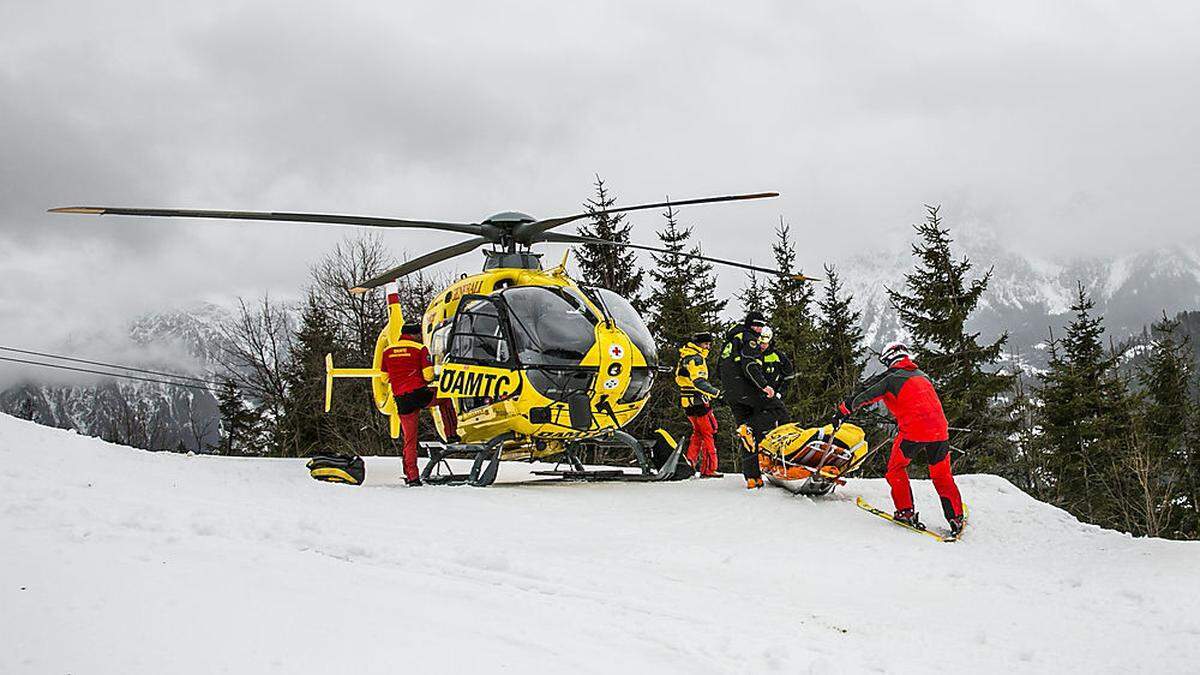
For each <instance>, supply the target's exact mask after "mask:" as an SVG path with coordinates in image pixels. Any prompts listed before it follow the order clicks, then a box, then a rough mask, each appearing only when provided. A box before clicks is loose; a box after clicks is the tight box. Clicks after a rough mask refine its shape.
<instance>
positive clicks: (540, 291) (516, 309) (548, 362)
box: [500, 286, 600, 366]
mask: <svg viewBox="0 0 1200 675" xmlns="http://www.w3.org/2000/svg"><path fill="white" fill-rule="evenodd" d="M500 297H502V298H503V299H504V304H505V305H506V306H507V307H508V318H509V325H510V329H511V330H512V338H513V347H514V350H515V352H516V355H517V362H518V363H520V364H521V365H524V366H573V365H578V364H579V362H580V361H581V360H582V359H583V358H584V356H586V355H587V353H588V352H589V351H590V350H591V349H592V346H593V345H594V344H595V343H596V323H598V322H599V320H600V318H599V317H597V316H596V315H595V314H594V313H593V312H592V310H591V309H590V308H589V307H588V305H587V304H586V303H585V302H584V301H583V299H582V298H580V297H579V296H578V295H576V294H575V291H573V290H572V289H569V288H551V287H547V286H517V287H513V288H507V289H505V290H504V291H502V292H501V293H500Z"/></svg>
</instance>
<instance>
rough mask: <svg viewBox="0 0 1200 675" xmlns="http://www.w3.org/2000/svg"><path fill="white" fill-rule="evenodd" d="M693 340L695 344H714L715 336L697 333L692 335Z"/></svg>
mask: <svg viewBox="0 0 1200 675" xmlns="http://www.w3.org/2000/svg"><path fill="white" fill-rule="evenodd" d="M691 340H692V343H693V344H703V343H705V342H712V341H713V334H712V333H707V332H703V331H701V332H699V333H695V334H694V335H692V338H691Z"/></svg>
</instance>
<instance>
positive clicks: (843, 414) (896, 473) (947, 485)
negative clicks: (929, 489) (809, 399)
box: [833, 342, 963, 535]
mask: <svg viewBox="0 0 1200 675" xmlns="http://www.w3.org/2000/svg"><path fill="white" fill-rule="evenodd" d="M879 360H880V362H882V363H883V365H885V366H887V370H885V371H884V372H883V374H881V375H879V376H878V377H876V378H874V379H873V380H871V381H870V382H868V383H867V384H866V386H864V387H862V388H861V389H860V390H859V391H857V392H855V393H854V395H853V396H851V397H850V398H848V399H846V400H845V401H843V402H842V403H841V404H839V405H838V409H837V413H835V414H834V418H833V425H834V427H837V426H839V425H840V424H841V423H842V422H844V421H845V420H846V418H847V417H850V416H851V415H853V414H854V413H855V412H856V411H857V410H859V409H860V408H863V407H865V406H868V405H871V404H873V403H876V402H878V401H883V404H884V405H885V406H887V409H888V411H889V412H891V413H892V415H893V416H894V417H895V418H896V440H895V441H894V442H893V443H892V454H891V456H890V457H889V458H888V469H887V481H888V485H890V486H891V488H892V502H893V503H894V504H895V507H896V514H895V517H896V520H899V521H903V522H905V523H908V524H910V525H914V526H916V527H924V526H923V525H921V522H920V521H919V520H918V519H917V515H918V514H917V513H916V512H915V511H914V510H913V497H912V487H911V486H910V485H909V482H908V465H909V464H910V463H911V462H912V461H913V460H921V461H923V462H925V463H927V464H928V465H929V477H930V479H932V480H933V487H934V489H936V490H937V493H938V497H939V498H940V499H941V502H942V511H943V513H944V514H945V516H946V521H947V522H949V523H950V532H951V533H952V534H954V535H957V534H959V533H960V532H961V531H962V528H963V507H962V496H961V495H960V494H959V492H958V486H957V485H956V484H955V482H954V475H953V474H952V473H951V471H950V434H949V429H948V428H947V423H946V414H945V412H943V410H942V401H941V399H939V398H938V395H937V391H936V390H935V389H934V388H933V382H931V381H930V379H929V376H928V375H926V374H925V373H924V372H922V371H921V370H920V369H919V368H918V367H917V364H916V362H915V361H913V358H912V352H911V350H909V348H908V346H907V345H905V344H904V343H903V342H891V343H889V344H888V345H887V346H886V347H884V348H883V351H882V352H880V354H879Z"/></svg>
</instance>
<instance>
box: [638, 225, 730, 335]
mask: <svg viewBox="0 0 1200 675" xmlns="http://www.w3.org/2000/svg"><path fill="white" fill-rule="evenodd" d="M678 213H679V212H678V211H677V210H675V209H674V208H672V207H667V210H666V211H665V212H663V218H665V219H666V221H667V224H666V225H665V226H664V227H663V229H662V230H659V231H658V239H659V241H661V242H662V245H663V248H665V249H666V250H667V251H668V253H661V254H655V255H653V256H652V258H653V260H654V267H653V268H652V269H651V270H650V277H651V278H652V279H653V280H654V283H655V286H654V288H653V289H652V290H651V292H650V298H649V305H650V317H651V318H650V327H651V329H652V330H653V331H654V335H655V339H656V340H657V341H658V344H659V346H660V348H664V349H666V350H667V351H668V352H670V351H677V350H678V347H679V346H680V345H681V344H682V343H683V341H684V340H685V338H687V337H688V336H690V335H692V334H693V333H697V332H699V331H704V330H713V329H714V327H715V326H716V324H717V322H718V321H719V318H720V314H721V310H723V309H724V308H725V304H726V301H725V300H718V299H717V277H716V274H715V273H714V272H713V266H712V263H708V262H705V261H703V260H696V259H695V258H686V257H684V256H683V255H680V254H684V253H689V254H694V255H700V252H701V251H700V245H699V244H694V245H693V244H692V243H691V242H692V228H690V227H681V226H680V225H679V221H678V220H677V218H676V217H677V215H678Z"/></svg>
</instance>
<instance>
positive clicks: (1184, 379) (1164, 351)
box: [1131, 312, 1197, 536]
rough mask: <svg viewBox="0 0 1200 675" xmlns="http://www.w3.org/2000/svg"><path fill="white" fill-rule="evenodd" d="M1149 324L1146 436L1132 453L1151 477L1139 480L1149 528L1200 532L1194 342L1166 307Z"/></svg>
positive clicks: (1142, 375) (1143, 375)
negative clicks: (1198, 527)
mask: <svg viewBox="0 0 1200 675" xmlns="http://www.w3.org/2000/svg"><path fill="white" fill-rule="evenodd" d="M1150 330H1151V337H1152V341H1151V343H1150V352H1149V354H1148V355H1147V356H1146V360H1145V361H1144V362H1143V363H1142V364H1141V367H1140V368H1139V369H1138V381H1139V382H1140V384H1141V385H1142V388H1143V393H1144V396H1145V401H1146V404H1145V406H1144V409H1143V411H1142V415H1141V416H1140V420H1141V423H1142V427H1143V429H1144V437H1145V440H1146V441H1147V442H1146V444H1145V447H1144V456H1143V457H1133V458H1131V459H1132V460H1133V461H1135V462H1140V463H1141V464H1140V467H1144V468H1146V469H1147V470H1148V474H1149V475H1147V476H1146V478H1147V481H1148V482H1147V483H1146V484H1145V485H1140V486H1139V487H1141V488H1143V489H1142V490H1139V492H1140V495H1139V496H1141V497H1142V498H1143V502H1144V505H1143V512H1144V513H1143V515H1144V517H1145V521H1146V522H1145V524H1146V526H1147V527H1146V528H1145V529H1146V534H1150V535H1158V534H1180V533H1183V532H1188V531H1190V533H1191V536H1196V535H1197V533H1196V531H1195V524H1194V523H1195V509H1196V482H1195V478H1196V477H1195V471H1194V460H1195V455H1194V454H1193V453H1194V448H1195V446H1194V445H1192V441H1193V440H1194V439H1193V438H1192V433H1193V431H1194V428H1193V427H1192V423H1193V420H1194V419H1195V414H1196V403H1195V401H1194V399H1193V398H1192V386H1191V385H1192V382H1193V377H1194V375H1195V362H1194V359H1193V356H1192V347H1191V344H1190V341H1189V340H1188V337H1187V336H1186V335H1181V333H1180V330H1179V321H1178V320H1172V319H1168V318H1167V315H1166V312H1164V313H1163V316H1162V319H1161V320H1159V321H1157V322H1155V323H1154V325H1153V326H1152V327H1151V329H1150ZM1140 467H1135V468H1140ZM1176 507H1182V508H1176Z"/></svg>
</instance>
